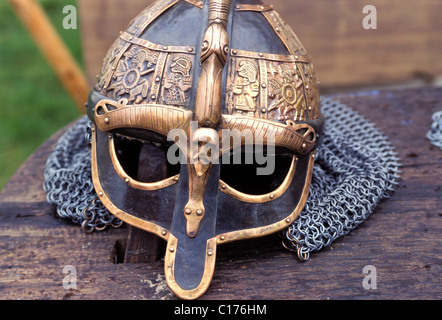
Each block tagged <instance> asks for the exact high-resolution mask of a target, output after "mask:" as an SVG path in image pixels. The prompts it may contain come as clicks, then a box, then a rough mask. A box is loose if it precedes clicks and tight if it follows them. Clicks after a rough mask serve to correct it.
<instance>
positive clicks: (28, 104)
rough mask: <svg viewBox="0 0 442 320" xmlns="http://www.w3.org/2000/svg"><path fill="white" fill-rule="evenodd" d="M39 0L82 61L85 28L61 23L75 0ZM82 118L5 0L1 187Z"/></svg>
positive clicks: (1, 12)
mask: <svg viewBox="0 0 442 320" xmlns="http://www.w3.org/2000/svg"><path fill="white" fill-rule="evenodd" d="M40 3H41V4H42V5H43V7H44V9H45V11H46V13H47V14H48V16H49V18H50V19H51V21H52V23H53V25H54V27H55V28H56V30H57V31H58V33H59V34H60V36H61V37H62V39H63V41H64V42H65V43H66V45H67V46H68V48H69V49H70V51H71V52H72V53H73V55H74V57H75V58H76V60H77V61H78V62H79V64H80V65H82V63H81V61H82V53H81V50H82V49H81V40H80V31H79V30H64V29H63V27H62V21H63V18H64V15H63V13H62V10H63V7H64V6H65V5H68V4H72V5H76V1H74V0H40ZM79 116H80V114H79V112H78V111H77V108H76V106H75V104H74V102H73V101H72V99H71V98H70V96H69V95H68V94H67V92H66V91H65V90H64V88H63V87H62V85H61V83H60V82H59V80H58V79H57V77H56V76H55V74H54V72H53V71H52V69H51V68H50V66H49V64H48V62H47V61H46V60H45V59H44V57H43V56H42V54H41V53H40V51H39V50H38V49H37V46H36V45H35V44H34V42H33V40H32V38H31V37H30V35H29V34H28V32H27V31H26V29H25V28H24V27H23V25H22V24H21V22H20V21H19V19H18V18H17V17H16V15H15V14H14V11H13V10H12V8H11V6H10V4H9V2H8V1H5V0H2V1H0V190H1V189H2V188H3V186H4V185H5V183H6V182H7V181H8V179H9V178H10V177H11V176H12V175H13V174H14V172H15V171H16V170H17V169H18V167H19V166H20V165H21V164H22V163H23V162H24V161H25V160H26V158H27V157H28V156H29V155H30V154H32V153H33V152H34V151H35V150H36V149H37V148H38V147H39V146H40V145H41V144H42V143H43V142H44V141H46V140H47V139H48V138H49V137H50V136H51V135H52V134H54V133H55V132H56V131H58V130H59V129H61V128H63V127H64V126H65V125H66V124H68V123H69V122H71V121H73V120H75V119H77V118H78V117H79Z"/></svg>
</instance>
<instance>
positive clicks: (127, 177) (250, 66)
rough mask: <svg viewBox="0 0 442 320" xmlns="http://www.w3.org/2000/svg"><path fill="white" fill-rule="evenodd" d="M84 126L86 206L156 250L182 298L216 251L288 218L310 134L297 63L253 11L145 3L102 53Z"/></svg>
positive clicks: (206, 280) (285, 38)
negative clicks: (148, 238) (157, 245)
mask: <svg viewBox="0 0 442 320" xmlns="http://www.w3.org/2000/svg"><path fill="white" fill-rule="evenodd" d="M88 116H89V118H90V119H91V120H92V121H93V123H94V124H93V126H92V176H93V182H94V186H95V189H96V192H97V194H98V195H99V197H100V199H101V201H102V203H103V204H104V205H105V206H106V208H107V209H108V210H109V211H110V212H111V213H112V214H114V215H115V216H116V217H118V218H119V219H121V220H123V221H125V222H126V223H128V224H130V225H133V226H135V227H137V228H141V229H143V230H145V231H148V232H151V233H153V234H155V235H157V236H158V237H161V238H162V239H164V240H166V241H167V249H166V255H165V275H166V280H167V283H168V285H169V286H170V288H171V289H172V291H173V292H174V293H175V294H176V295H177V296H179V297H181V298H184V299H195V298H198V297H199V296H201V295H202V294H203V293H204V292H205V291H206V290H207V288H208V287H209V285H210V282H211V279H212V275H213V272H214V267H215V257H216V251H217V247H218V245H220V244H223V243H228V242H232V241H237V240H242V239H249V238H254V237H262V236H265V235H269V234H271V233H274V232H277V231H280V230H282V229H284V228H287V227H288V226H289V225H290V224H291V223H293V221H294V220H295V219H296V218H297V217H298V215H299V214H300V213H301V211H302V209H303V208H304V205H305V202H306V199H307V197H308V193H309V189H310V182H311V176H312V171H313V163H314V157H315V149H316V147H317V145H318V140H319V137H320V134H321V132H322V126H323V122H324V120H323V116H322V114H321V112H320V101H319V93H318V87H317V80H316V77H315V72H314V70H313V65H312V63H311V58H310V56H309V55H308V54H307V53H306V50H305V49H304V47H303V46H302V44H301V43H300V41H299V40H298V38H297V37H296V35H295V34H294V33H293V31H292V30H291V29H290V27H288V26H287V25H286V24H285V23H284V22H283V21H282V19H281V18H280V16H279V15H278V13H277V12H275V11H274V10H273V6H270V5H265V4H263V3H262V2H261V1H257V0H247V1H235V0H206V1H197V0H160V1H157V2H155V3H154V4H153V5H152V6H150V7H149V8H147V9H146V10H144V11H143V12H142V13H141V14H140V15H139V16H138V17H136V18H135V19H134V20H133V21H132V22H131V23H130V25H129V27H128V29H127V30H126V31H125V32H122V33H121V34H120V36H119V37H118V39H117V40H116V41H115V43H114V44H113V46H112V47H111V49H110V50H109V52H108V54H107V56H106V57H105V59H104V64H103V69H102V71H101V73H100V74H99V76H98V80H97V84H96V86H95V88H94V89H93V90H92V92H91V94H90V96H89V102H88ZM258 155H260V156H261V157H260V158H259V157H258ZM250 156H251V157H250ZM263 159H264V160H265V161H263ZM175 160H176V161H175ZM235 160H239V161H235ZM272 161H273V163H274V166H273V167H272V166H269V164H270V163H271V162H272ZM229 163H231V164H229ZM268 168H270V170H267V171H266V169H268ZM260 172H261V173H260Z"/></svg>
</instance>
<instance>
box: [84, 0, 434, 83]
mask: <svg viewBox="0 0 442 320" xmlns="http://www.w3.org/2000/svg"><path fill="white" fill-rule="evenodd" d="M152 2H153V1H152V0H131V1H123V0H94V1H90V0H79V1H78V4H79V8H80V13H81V20H82V30H83V47H84V59H85V64H86V67H87V71H88V78H89V81H90V83H91V84H94V83H95V76H96V74H97V73H98V72H99V70H100V68H101V64H102V61H103V58H104V56H105V54H106V52H107V50H108V49H109V47H110V46H111V44H112V43H113V41H114V40H115V39H116V38H117V36H118V32H119V31H120V30H125V29H126V27H127V25H128V23H129V22H130V21H131V19H132V18H134V17H135V16H136V15H137V14H138V13H139V12H141V10H142V9H143V8H144V7H147V6H148V5H149V4H150V3H152ZM264 2H266V3H271V4H274V6H275V10H277V11H278V12H279V13H280V14H281V16H282V17H283V19H284V20H285V21H286V22H287V23H288V24H289V25H290V26H291V27H292V29H293V30H294V31H295V33H296V34H297V35H298V37H299V38H300V40H301V42H302V43H303V44H304V46H305V47H306V48H307V51H308V52H309V53H310V55H311V56H312V57H313V62H314V64H315V67H316V71H317V74H318V78H319V80H320V81H321V84H322V87H323V88H329V87H348V86H362V85H381V84H387V83H398V82H399V83H401V82H408V81H411V80H413V79H415V78H416V77H417V78H420V79H423V80H425V81H431V80H432V79H433V78H434V77H435V76H438V75H441V74H442V59H440V52H441V51H442V32H440V31H441V30H442V19H440V12H441V11H442V2H441V1H439V0H425V1H413V0H372V1H369V2H367V1H365V0H336V1H330V0H316V1H309V0H299V1H287V0H269V1H264ZM367 4H370V5H373V6H375V7H376V8H377V28H378V29H377V30H365V29H364V28H363V25H362V21H363V19H364V17H365V16H366V14H364V13H363V8H364V6H366V5H367Z"/></svg>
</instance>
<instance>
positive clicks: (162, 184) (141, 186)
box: [109, 135, 180, 191]
mask: <svg viewBox="0 0 442 320" xmlns="http://www.w3.org/2000/svg"><path fill="white" fill-rule="evenodd" d="M109 154H110V157H111V160H112V164H113V165H114V169H115V172H116V173H117V174H118V176H119V177H120V178H121V180H123V181H124V182H126V183H127V184H128V185H129V186H131V187H132V188H135V189H138V190H143V191H155V190H160V189H164V188H167V187H170V186H172V185H174V184H177V183H178V181H179V179H180V175H179V174H178V175H175V176H173V177H170V178H167V179H164V180H161V181H158V182H151V183H147V182H139V181H136V180H134V179H132V178H131V177H130V176H129V175H128V174H127V173H126V171H125V170H124V168H123V167H122V166H121V164H120V161H118V157H117V152H116V150H115V143H114V139H113V138H112V135H109Z"/></svg>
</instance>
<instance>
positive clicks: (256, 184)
mask: <svg viewBox="0 0 442 320" xmlns="http://www.w3.org/2000/svg"><path fill="white" fill-rule="evenodd" d="M229 156H230V164H221V176H220V179H221V180H222V181H223V182H225V183H226V184H228V185H229V186H230V187H231V188H233V189H235V190H237V191H239V192H241V193H246V194H250V195H264V194H268V193H271V192H273V191H274V190H276V189H278V188H279V187H280V186H281V184H282V183H283V182H284V180H285V179H286V177H287V175H288V173H289V170H290V167H291V163H292V157H293V155H290V154H267V155H266V156H265V157H266V160H267V164H264V165H263V164H260V163H258V162H257V161H256V159H255V160H254V161H253V163H246V162H245V159H247V153H246V152H241V160H242V161H241V163H240V164H234V162H233V161H234V155H233V154H230V155H229ZM270 162H271V163H273V164H274V170H272V173H271V174H266V175H260V174H258V173H257V172H258V169H259V168H263V167H265V166H266V165H268V163H270Z"/></svg>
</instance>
